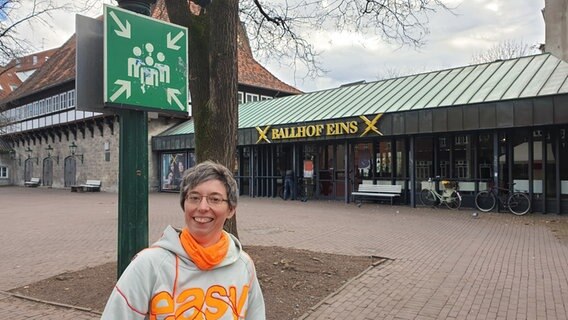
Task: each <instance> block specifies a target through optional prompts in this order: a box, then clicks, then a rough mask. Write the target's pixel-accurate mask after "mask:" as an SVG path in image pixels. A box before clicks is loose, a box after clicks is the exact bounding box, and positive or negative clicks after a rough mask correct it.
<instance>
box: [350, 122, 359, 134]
mask: <svg viewBox="0 0 568 320" xmlns="http://www.w3.org/2000/svg"><path fill="white" fill-rule="evenodd" d="M349 128H351V130H349V133H351V134H355V133H357V131H359V126H358V125H357V121H351V122H349Z"/></svg>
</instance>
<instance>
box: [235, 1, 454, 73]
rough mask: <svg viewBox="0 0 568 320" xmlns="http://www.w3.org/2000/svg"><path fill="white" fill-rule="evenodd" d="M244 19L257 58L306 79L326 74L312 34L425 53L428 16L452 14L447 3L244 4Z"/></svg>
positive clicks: (335, 2)
mask: <svg viewBox="0 0 568 320" xmlns="http://www.w3.org/2000/svg"><path fill="white" fill-rule="evenodd" d="M239 4H240V8H239V10H240V16H241V21H243V22H244V23H245V26H246V28H247V33H248V35H249V39H250V41H251V47H252V48H253V49H254V52H255V54H256V55H257V58H258V59H260V60H268V59H270V60H271V61H280V62H281V63H286V62H288V63H290V64H291V66H292V67H294V70H297V68H298V67H301V68H302V69H303V70H306V72H305V73H306V74H305V76H307V77H316V76H319V75H321V74H322V73H325V70H323V69H322V68H321V67H320V65H319V64H318V62H317V58H318V55H319V54H320V53H319V52H317V51H316V50H315V47H314V45H313V44H312V43H311V42H310V41H311V40H310V38H309V35H310V33H312V34H313V33H315V32H318V31H321V30H334V31H337V32H342V31H348V32H356V33H361V34H365V35H366V36H368V37H369V38H371V37H374V38H376V39H382V40H383V41H386V42H390V43H392V42H394V43H399V44H401V45H409V46H414V47H420V46H422V45H423V44H424V41H425V37H426V36H427V35H428V33H429V31H428V28H427V23H428V14H430V13H433V12H436V11H437V10H439V9H442V10H447V11H450V12H451V10H452V9H451V8H449V7H448V6H446V5H445V4H444V2H443V1H442V0H329V1H316V0H298V1H292V0H288V1H284V0H281V1H261V0H241V1H240V2H239Z"/></svg>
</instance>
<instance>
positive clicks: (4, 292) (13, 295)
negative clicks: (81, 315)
mask: <svg viewBox="0 0 568 320" xmlns="http://www.w3.org/2000/svg"><path fill="white" fill-rule="evenodd" d="M0 294H3V295H7V296H10V297H14V298H18V299H22V300H27V301H32V302H38V303H42V304H47V305H51V306H55V307H61V308H67V309H73V310H77V311H82V312H88V313H92V314H95V315H98V316H101V315H102V312H98V311H95V310H93V309H91V308H84V307H79V306H73V305H70V304H65V303H60V302H53V301H47V300H42V299H37V298H33V297H28V296H24V295H21V294H18V293H12V292H7V291H2V290H0Z"/></svg>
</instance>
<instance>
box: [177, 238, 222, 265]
mask: <svg viewBox="0 0 568 320" xmlns="http://www.w3.org/2000/svg"><path fill="white" fill-rule="evenodd" d="M180 240H181V245H182V246H183V248H184V249H185V252H187V254H188V255H189V257H190V258H191V260H192V261H193V262H194V263H195V265H196V266H197V267H198V268H199V269H201V270H209V269H211V268H213V267H215V266H216V265H218V264H219V263H221V261H223V259H224V258H225V256H226V255H227V251H229V237H228V236H227V234H226V233H225V232H222V233H221V238H220V239H219V241H217V243H215V244H214V245H212V246H210V247H207V248H204V247H203V246H201V245H200V244H199V243H197V241H195V239H194V238H193V237H192V236H191V234H190V233H189V230H188V229H187V228H183V230H182V231H181V235H180Z"/></svg>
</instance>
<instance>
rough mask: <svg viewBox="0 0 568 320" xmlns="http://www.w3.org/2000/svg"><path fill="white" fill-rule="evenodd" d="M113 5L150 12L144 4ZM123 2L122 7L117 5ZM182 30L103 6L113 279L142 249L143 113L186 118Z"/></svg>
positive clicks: (145, 116)
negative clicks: (113, 125) (115, 155)
mask: <svg viewBox="0 0 568 320" xmlns="http://www.w3.org/2000/svg"><path fill="white" fill-rule="evenodd" d="M146 2H148V3H145V4H144V6H143V7H140V3H141V1H119V4H121V6H123V7H125V8H126V9H129V8H130V9H141V10H140V12H144V13H146V14H147V15H149V13H150V2H155V1H154V0H146ZM122 4H125V5H122ZM187 66H188V63H187V29H186V28H183V27H180V26H176V25H173V24H169V23H166V22H163V21H160V20H155V19H152V18H149V17H147V16H144V15H141V14H136V13H134V12H132V11H128V10H125V9H122V8H117V7H112V6H108V5H107V6H105V8H104V68H103V69H104V76H103V78H104V98H103V100H104V105H105V107H114V108H118V109H119V110H118V115H119V121H120V146H119V153H120V154H119V178H118V183H119V188H118V201H119V204H118V267H117V271H118V272H117V273H118V277H120V275H121V274H122V272H124V270H125V269H126V267H127V266H128V264H129V263H130V261H131V259H132V257H133V256H134V255H135V254H137V253H138V252H139V251H140V250H142V249H144V248H146V247H148V114H147V113H146V111H158V112H167V113H181V114H184V115H188V98H187V97H188V89H187V88H188V84H187Z"/></svg>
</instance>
